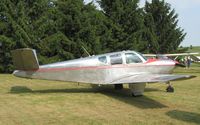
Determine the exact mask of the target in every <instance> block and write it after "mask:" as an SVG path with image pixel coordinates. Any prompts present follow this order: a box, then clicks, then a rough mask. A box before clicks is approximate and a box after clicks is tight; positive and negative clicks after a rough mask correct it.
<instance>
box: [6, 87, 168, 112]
mask: <svg viewBox="0 0 200 125" xmlns="http://www.w3.org/2000/svg"><path fill="white" fill-rule="evenodd" d="M150 91H152V90H150ZM155 91H157V90H155ZM10 93H13V94H20V93H33V94H34V93H43V94H45V93H101V94H104V95H106V96H109V97H112V98H114V99H116V100H119V101H122V102H124V103H127V104H130V105H133V106H136V107H138V108H142V109H149V108H166V107H167V106H166V105H164V104H161V103H160V102H158V101H155V100H153V99H151V98H149V97H147V96H140V97H135V98H133V97H132V96H130V91H129V89H123V90H114V89H113V88H67V89H46V90H32V89H30V88H28V87H26V86H13V87H11V89H10Z"/></svg>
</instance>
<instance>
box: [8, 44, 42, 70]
mask: <svg viewBox="0 0 200 125" xmlns="http://www.w3.org/2000/svg"><path fill="white" fill-rule="evenodd" d="M11 53H12V58H13V63H14V66H15V69H16V70H36V69H39V63H38V59H37V55H36V51H35V50H34V49H30V48H23V49H16V50H13V51H11Z"/></svg>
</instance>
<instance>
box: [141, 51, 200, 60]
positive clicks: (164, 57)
mask: <svg viewBox="0 0 200 125" xmlns="http://www.w3.org/2000/svg"><path fill="white" fill-rule="evenodd" d="M195 55H199V53H197V52H195V53H174V54H143V56H145V57H147V58H152V57H155V58H157V59H169V58H171V59H173V60H177V59H178V58H179V57H180V56H182V57H185V56H190V58H191V60H192V61H194V62H199V61H200V59H199V58H198V57H197V56H195Z"/></svg>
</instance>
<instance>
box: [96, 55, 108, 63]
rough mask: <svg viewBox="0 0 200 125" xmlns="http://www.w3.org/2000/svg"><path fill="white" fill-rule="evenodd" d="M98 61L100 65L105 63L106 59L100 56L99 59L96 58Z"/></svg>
mask: <svg viewBox="0 0 200 125" xmlns="http://www.w3.org/2000/svg"><path fill="white" fill-rule="evenodd" d="M98 60H99V61H100V62H102V63H107V58H106V56H101V57H99V58H98Z"/></svg>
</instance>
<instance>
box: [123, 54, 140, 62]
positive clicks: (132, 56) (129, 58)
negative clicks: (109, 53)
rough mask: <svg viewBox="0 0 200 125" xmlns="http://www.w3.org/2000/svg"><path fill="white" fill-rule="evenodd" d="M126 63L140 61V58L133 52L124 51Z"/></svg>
mask: <svg viewBox="0 0 200 125" xmlns="http://www.w3.org/2000/svg"><path fill="white" fill-rule="evenodd" d="M125 56H126V63H127V64H130V63H142V60H141V59H140V58H139V57H138V55H136V54H134V53H126V54H125Z"/></svg>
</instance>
